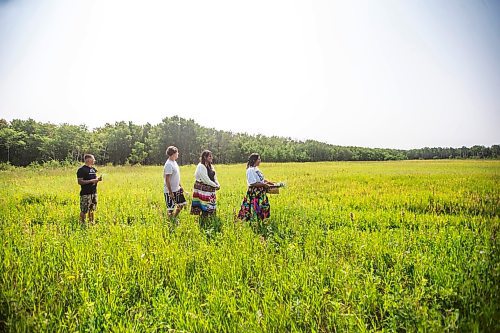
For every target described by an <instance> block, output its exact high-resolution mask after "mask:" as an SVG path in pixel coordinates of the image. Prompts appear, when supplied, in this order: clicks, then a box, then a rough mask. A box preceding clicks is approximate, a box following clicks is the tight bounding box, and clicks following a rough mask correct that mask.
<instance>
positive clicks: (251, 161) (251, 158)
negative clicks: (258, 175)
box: [247, 153, 260, 169]
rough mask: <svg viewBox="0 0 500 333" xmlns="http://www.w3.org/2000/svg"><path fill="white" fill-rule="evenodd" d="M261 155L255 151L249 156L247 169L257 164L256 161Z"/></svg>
mask: <svg viewBox="0 0 500 333" xmlns="http://www.w3.org/2000/svg"><path fill="white" fill-rule="evenodd" d="M259 157H260V155H259V154H257V153H253V154H251V155H250V156H249V157H248V162H247V169H248V168H250V167H254V166H255V162H257V160H258V159H259Z"/></svg>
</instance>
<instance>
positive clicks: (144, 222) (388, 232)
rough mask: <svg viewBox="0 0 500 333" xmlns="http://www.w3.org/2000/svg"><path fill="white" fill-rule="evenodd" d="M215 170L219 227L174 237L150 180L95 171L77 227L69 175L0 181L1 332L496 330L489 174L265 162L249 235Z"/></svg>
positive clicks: (224, 168) (237, 174)
mask: <svg viewBox="0 0 500 333" xmlns="http://www.w3.org/2000/svg"><path fill="white" fill-rule="evenodd" d="M216 169H217V172H218V178H219V181H220V183H221V190H220V191H219V192H218V193H217V195H218V209H217V217H216V218H211V219H206V220H200V219H199V218H198V217H197V216H192V215H189V213H188V212H187V211H182V212H181V215H180V216H179V223H178V224H172V223H171V222H170V220H169V219H168V217H167V216H166V212H165V203H164V199H163V194H162V183H161V177H159V175H161V167H144V166H142V167H126V166H125V167H123V166H102V167H100V168H99V172H100V173H103V172H104V173H106V175H105V177H104V181H103V182H102V183H99V189H98V192H99V205H98V209H97V212H96V219H97V223H96V225H91V226H88V227H86V228H82V227H80V225H79V222H78V212H79V202H78V191H79V186H78V185H77V182H76V179H75V178H76V175H75V171H76V168H74V169H67V168H59V169H57V168H55V169H54V168H48V169H44V170H43V172H40V170H38V169H32V168H22V169H20V168H16V169H15V170H13V171H2V172H0V181H1V182H2V184H3V186H2V187H0V239H1V241H2V246H1V247H0V291H1V292H0V330H1V331H12V332H17V331H26V332H38V331H43V332H57V331H72V332H73V331H80V332H83V331H99V332H102V331H130V332H152V331H158V332H166V331H172V332H299V331H300V332H304V331H305V332H353V331H355V332H376V331H377V332H378V331H384V332H407V331H410V332H415V331H422V332H443V331H453V332H498V331H499V330H500V326H499V322H498V318H499V315H500V307H499V305H500V284H499V283H498V281H500V247H499V246H500V244H499V230H500V205H499V202H500V192H499V188H498V181H499V178H498V177H499V172H498V171H499V170H500V162H498V161H425V162H424V161H394V162H375V163H374V162H363V163H361V162H336V163H332V162H323V163H301V164H297V163H293V164H292V163H290V164H273V163H263V165H262V166H261V170H262V171H263V172H264V174H265V175H266V177H267V178H269V179H271V180H280V181H284V182H286V183H287V187H286V188H284V189H282V191H281V193H280V194H279V195H269V198H270V203H271V214H272V215H271V218H270V219H268V220H266V221H265V222H260V223H259V222H256V221H252V222H250V223H243V222H241V221H238V220H237V219H236V218H235V216H236V214H237V212H238V209H239V205H240V204H241V200H242V198H243V195H244V193H245V191H246V188H245V187H246V184H245V167H244V164H238V165H218V166H216ZM193 172H194V166H192V165H191V166H183V167H181V173H182V177H183V178H182V179H183V184H184V185H185V189H186V190H187V191H190V188H189V185H187V184H190V183H191V181H192V179H191V177H192V174H193ZM187 197H188V200H189V195H187Z"/></svg>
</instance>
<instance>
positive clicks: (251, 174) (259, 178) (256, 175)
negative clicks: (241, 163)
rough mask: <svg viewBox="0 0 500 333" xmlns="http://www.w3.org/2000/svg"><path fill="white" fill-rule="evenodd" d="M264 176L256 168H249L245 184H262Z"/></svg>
mask: <svg viewBox="0 0 500 333" xmlns="http://www.w3.org/2000/svg"><path fill="white" fill-rule="evenodd" d="M263 182H264V175H263V174H262V172H260V170H259V169H258V168H257V167H250V168H248V169H247V183H248V185H249V186H250V185H252V184H255V183H263Z"/></svg>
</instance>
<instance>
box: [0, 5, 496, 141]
mask: <svg viewBox="0 0 500 333" xmlns="http://www.w3.org/2000/svg"><path fill="white" fill-rule="evenodd" d="M173 115H179V116H181V117H184V118H192V119H194V120H195V121H196V122H198V123H199V124H200V125H203V126H207V127H214V128H217V129H223V130H231V131H233V132H247V133H250V134H257V133H261V134H265V135H279V136H286V137H291V138H293V139H301V140H303V139H316V140H320V141H324V142H328V143H332V144H339V145H355V146H364V147H388V148H405V149H407V148H421V147H425V146H431V147H435V146H442V147H444V146H452V147H460V146H463V145H465V146H471V145H474V144H480V145H487V146H490V145H492V144H500V130H499V128H500V126H499V125H500V0H497V1H486V0H484V1H480V0H392V1H391V0H372V1H369V0H365V1H351V0H343V1H334V0H324V1H319V0H314V1H293V0H283V1H272V0H265V1H260V0H254V1H236V0H227V1H219V0H213V1H206V0H204V1H201V0H200V1H168V0H158V1H152V0H143V1H124V0H120V1H118V0H117V1H112V0H99V1H91V0H50V1H49V0H46V1H36V0H0V118H5V119H7V120H12V119H15V118H20V119H27V118H28V117H31V118H34V119H36V120H38V121H44V122H52V123H63V122H67V123H72V124H87V125H88V126H89V127H90V128H93V127H98V126H103V125H104V124H105V123H106V122H110V123H113V122H115V121H119V120H126V121H133V122H134V123H136V124H144V123H146V122H149V123H152V124H157V123H159V122H160V121H161V119H162V118H164V117H166V116H173Z"/></svg>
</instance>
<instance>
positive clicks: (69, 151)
mask: <svg viewBox="0 0 500 333" xmlns="http://www.w3.org/2000/svg"><path fill="white" fill-rule="evenodd" d="M169 145H175V146H177V147H178V148H179V150H180V156H179V159H178V162H179V164H190V163H196V162H197V161H198V158H199V155H200V152H201V151H202V150H203V149H210V150H211V151H212V152H213V153H214V157H215V159H216V163H240V162H245V161H246V159H247V157H248V155H249V154H250V153H253V152H259V153H260V154H261V155H262V157H263V159H264V160H265V161H268V162H309V161H384V160H404V159H443V158H446V159H448V158H500V146H499V145H493V146H491V147H484V146H473V147H470V148H467V147H462V148H422V149H412V150H399V149H379V148H362V147H345V146H336V145H331V144H326V143H323V142H318V141H314V140H307V141H296V140H292V139H290V138H284V137H277V136H272V137H267V136H262V135H248V134H241V133H232V132H228V131H220V130H216V129H213V128H206V127H203V126H200V125H199V124H197V123H196V122H195V121H194V120H191V119H189V120H187V119H183V118H181V117H178V116H174V117H167V118H165V119H163V120H162V122H161V123H159V124H156V125H151V124H149V123H148V124H146V125H136V124H133V123H132V122H123V121H121V122H116V123H114V124H106V125H104V126H103V127H99V128H96V129H94V130H92V131H91V130H89V129H88V128H87V127H86V126H84V125H80V126H77V125H69V124H60V125H56V124H51V123H42V122H37V121H35V120H33V119H28V120H21V119H14V120H12V121H11V122H8V121H6V120H4V119H0V162H2V163H10V164H12V165H16V166H27V165H29V164H32V163H46V162H50V161H58V162H68V163H74V162H75V161H82V157H83V154H84V153H87V152H90V153H92V154H94V155H95V157H96V159H97V161H98V163H99V164H107V163H112V164H115V165H122V164H161V163H163V162H164V161H165V149H166V147H167V146H169Z"/></svg>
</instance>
